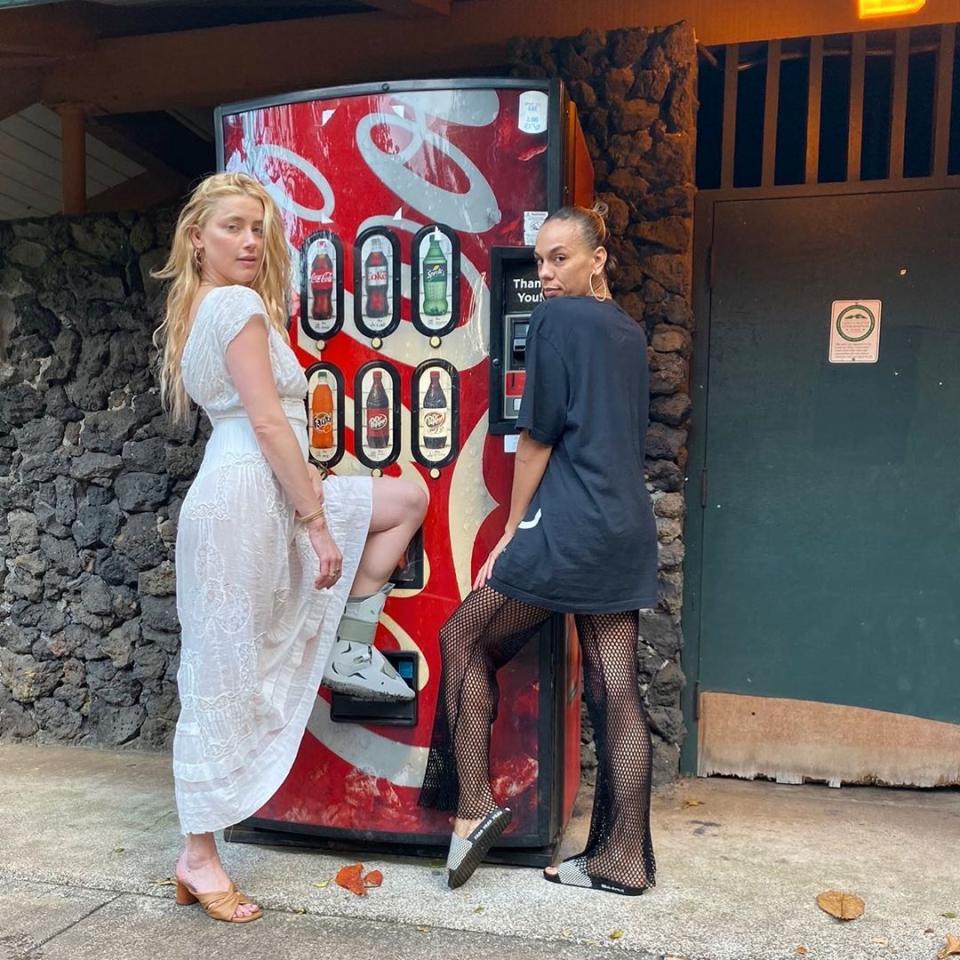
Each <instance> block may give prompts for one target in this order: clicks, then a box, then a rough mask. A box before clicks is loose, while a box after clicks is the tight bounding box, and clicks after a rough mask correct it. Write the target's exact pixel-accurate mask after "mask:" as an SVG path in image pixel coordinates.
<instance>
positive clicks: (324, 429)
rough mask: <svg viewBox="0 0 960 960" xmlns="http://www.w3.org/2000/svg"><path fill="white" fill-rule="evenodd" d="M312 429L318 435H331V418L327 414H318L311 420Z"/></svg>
mask: <svg viewBox="0 0 960 960" xmlns="http://www.w3.org/2000/svg"><path fill="white" fill-rule="evenodd" d="M313 428H314V430H316V431H317V432H318V433H321V434H330V435H331V436H332V435H333V416H332V415H331V414H329V413H320V414H317V416H315V417H314V418H313Z"/></svg>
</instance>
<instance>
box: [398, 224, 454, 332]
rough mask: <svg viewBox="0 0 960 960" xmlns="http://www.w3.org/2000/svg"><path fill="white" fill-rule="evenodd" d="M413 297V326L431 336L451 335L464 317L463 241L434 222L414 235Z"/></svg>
mask: <svg viewBox="0 0 960 960" xmlns="http://www.w3.org/2000/svg"><path fill="white" fill-rule="evenodd" d="M411 288H412V289H411V294H410V299H411V302H412V305H413V317H412V319H413V325H414V326H415V327H416V328H417V329H418V330H419V331H420V332H421V333H423V334H425V335H426V336H428V337H431V336H433V337H442V336H444V335H445V334H448V333H449V332H450V331H451V330H453V329H454V327H456V326H457V323H458V321H459V319H460V241H459V240H458V239H457V235H456V233H454V232H453V230H451V229H450V227H448V226H446V225H444V224H442V223H433V224H430V225H429V226H426V227H424V228H423V229H422V230H420V231H419V232H418V233H417V235H416V236H415V237H414V238H413V273H412V276H411Z"/></svg>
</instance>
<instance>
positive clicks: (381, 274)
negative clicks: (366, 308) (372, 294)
mask: <svg viewBox="0 0 960 960" xmlns="http://www.w3.org/2000/svg"><path fill="white" fill-rule="evenodd" d="M367 283H368V284H369V285H370V286H371V287H385V286H386V285H387V268H386V267H371V268H370V269H369V270H367Z"/></svg>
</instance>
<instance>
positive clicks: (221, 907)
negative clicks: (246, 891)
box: [177, 880, 263, 923]
mask: <svg viewBox="0 0 960 960" xmlns="http://www.w3.org/2000/svg"><path fill="white" fill-rule="evenodd" d="M177 903H178V904H179V905H180V906H181V907H188V906H190V904H191V903H199V904H200V906H201V907H203V909H204V910H205V911H206V913H207V916H208V917H211V918H212V919H214V920H223V921H224V922H225V923H250V922H251V921H252V920H259V919H260V918H261V917H262V916H263V911H262V910H260V909H259V908H258V909H257V910H256V911H254V912H253V913H251V914H249V915H248V916H245V917H238V916H236V912H237V907H239V906H240V904H242V903H253V901H252V900H248V899H247V898H246V897H245V896H244V895H243V894H242V893H241V892H240V891H239V890H238V889H237V888H236V887H235V886H234V885H233V884H232V883H231V884H230V889H229V890H217V891H214V892H213V893H199V892H197V891H196V890H193V889H191V888H190V887H188V886H187V885H186V884H185V883H184V882H183V881H182V880H178V881H177Z"/></svg>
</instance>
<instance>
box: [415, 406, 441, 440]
mask: <svg viewBox="0 0 960 960" xmlns="http://www.w3.org/2000/svg"><path fill="white" fill-rule="evenodd" d="M420 436H421V437H422V438H423V439H424V440H443V441H446V438H447V411H446V410H421V411H420ZM429 445H430V446H435V444H429Z"/></svg>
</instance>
